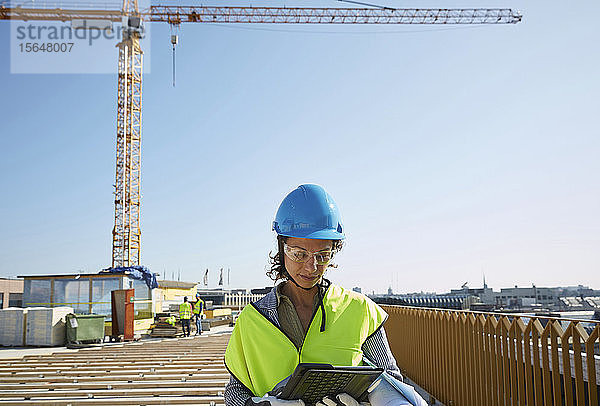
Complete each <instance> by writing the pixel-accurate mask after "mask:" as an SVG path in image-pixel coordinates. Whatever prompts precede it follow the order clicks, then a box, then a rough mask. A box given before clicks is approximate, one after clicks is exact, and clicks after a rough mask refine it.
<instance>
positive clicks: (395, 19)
mask: <svg viewBox="0 0 600 406" xmlns="http://www.w3.org/2000/svg"><path fill="white" fill-rule="evenodd" d="M344 1H347V2H349V3H356V4H361V5H364V6H371V7H362V8H343V7H339V8H319V7H251V6H247V7H244V6H238V7H229V6H217V7H211V6H176V5H173V6H163V5H151V6H150V7H149V8H147V9H143V10H140V8H139V7H138V1H137V0H123V3H122V7H121V9H113V10H111V9H63V8H58V7H54V8H36V7H34V6H33V5H34V4H35V3H33V2H32V3H31V6H27V7H24V6H22V5H21V6H20V5H16V6H11V5H2V6H0V20H22V21H62V22H67V21H73V20H105V21H110V22H116V23H119V22H120V23H122V24H123V26H122V34H123V35H122V37H121V41H120V42H119V43H118V44H117V47H118V52H119V56H118V61H119V63H118V81H117V147H116V175H115V185H114V187H115V190H114V196H115V200H114V227H113V231H112V267H113V268H114V267H127V266H133V265H140V254H141V229H140V204H141V193H140V192H141V171H140V169H141V151H140V146H141V130H142V68H143V51H142V49H141V47H140V38H141V35H142V30H143V24H144V22H164V23H168V24H170V25H171V26H175V27H179V25H180V24H182V23H231V24H235V23H237V24H239V23H242V24H515V23H518V22H520V21H521V19H522V16H521V14H520V13H519V12H518V11H514V10H512V9H508V8H481V9H480V8H460V9H430V8H406V9H398V8H390V7H382V6H373V5H370V4H366V3H360V2H355V1H350V0H344ZM171 41H172V43H173V48H174V47H175V44H176V38H173V36H172V38H171Z"/></svg>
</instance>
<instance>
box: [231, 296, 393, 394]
mask: <svg viewBox="0 0 600 406" xmlns="http://www.w3.org/2000/svg"><path fill="white" fill-rule="evenodd" d="M323 304H324V306H325V313H326V317H325V321H326V325H325V331H324V332H320V331H319V329H320V326H321V317H322V315H321V307H318V308H317V310H316V313H315V315H314V317H313V319H312V320H311V323H310V325H309V327H308V332H307V333H306V337H305V338H304V344H303V345H302V347H301V348H300V351H298V349H297V348H296V347H295V346H294V344H293V343H292V341H291V340H290V339H289V338H288V337H287V336H286V335H285V334H284V333H283V332H282V331H281V330H280V329H279V328H278V327H276V326H275V325H274V324H273V323H271V322H270V321H269V320H267V319H266V318H265V317H264V316H263V315H262V314H261V313H260V312H259V311H258V310H257V309H256V308H255V307H254V305H251V306H246V307H245V308H244V310H242V312H241V313H240V315H239V317H238V319H237V322H236V324H235V328H234V329H233V333H232V334H231V338H230V339H229V344H228V345H227V350H226V351H225V365H226V366H227V369H228V370H229V372H230V373H231V374H232V375H233V376H235V377H236V378H237V380H239V381H240V382H241V383H242V384H244V385H245V386H246V387H247V388H248V389H250V390H251V391H252V393H254V395H256V396H263V395H264V394H265V393H267V392H268V391H270V390H271V389H273V387H274V386H275V385H276V384H277V383H278V382H280V381H281V380H283V379H285V378H286V377H288V376H289V375H290V374H291V373H292V372H293V371H294V369H295V368H296V366H297V365H298V363H300V362H318V363H327V364H332V365H354V366H356V365H360V364H361V363H362V355H363V354H362V349H361V347H362V344H363V343H364V342H365V340H366V339H367V338H368V337H369V336H370V335H372V334H373V333H375V332H376V331H377V330H378V329H379V328H380V327H381V325H382V324H383V322H384V321H385V319H386V318H387V314H386V313H385V311H384V310H383V309H382V308H381V307H379V306H378V305H377V304H375V303H374V302H373V301H372V300H370V299H368V298H367V297H366V296H363V295H361V294H358V293H355V292H352V291H348V290H346V289H343V288H341V287H339V286H335V285H331V286H330V287H329V289H328V290H327V292H326V293H325V298H324V299H323Z"/></svg>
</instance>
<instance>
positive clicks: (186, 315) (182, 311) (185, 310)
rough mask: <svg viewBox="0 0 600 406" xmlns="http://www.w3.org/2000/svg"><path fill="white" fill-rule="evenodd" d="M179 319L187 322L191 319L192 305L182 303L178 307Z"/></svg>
mask: <svg viewBox="0 0 600 406" xmlns="http://www.w3.org/2000/svg"><path fill="white" fill-rule="evenodd" d="M179 318H180V319H181V320H189V319H191V318H192V305H191V304H190V302H183V303H182V304H180V305H179Z"/></svg>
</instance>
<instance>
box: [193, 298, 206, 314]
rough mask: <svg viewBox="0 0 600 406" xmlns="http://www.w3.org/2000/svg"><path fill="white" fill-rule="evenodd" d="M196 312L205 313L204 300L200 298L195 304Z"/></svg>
mask: <svg viewBox="0 0 600 406" xmlns="http://www.w3.org/2000/svg"><path fill="white" fill-rule="evenodd" d="M194 314H204V301H203V300H202V299H198V301H197V302H196V304H195V305H194Z"/></svg>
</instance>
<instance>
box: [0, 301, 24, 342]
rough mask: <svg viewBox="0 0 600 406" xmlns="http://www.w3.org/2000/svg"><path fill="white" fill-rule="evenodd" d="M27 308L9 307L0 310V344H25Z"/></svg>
mask: <svg viewBox="0 0 600 406" xmlns="http://www.w3.org/2000/svg"><path fill="white" fill-rule="evenodd" d="M26 317H27V309H21V308H18V307H9V308H8V309H3V310H0V326H2V328H0V345H4V346H11V347H22V346H24V345H25V318H26Z"/></svg>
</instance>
